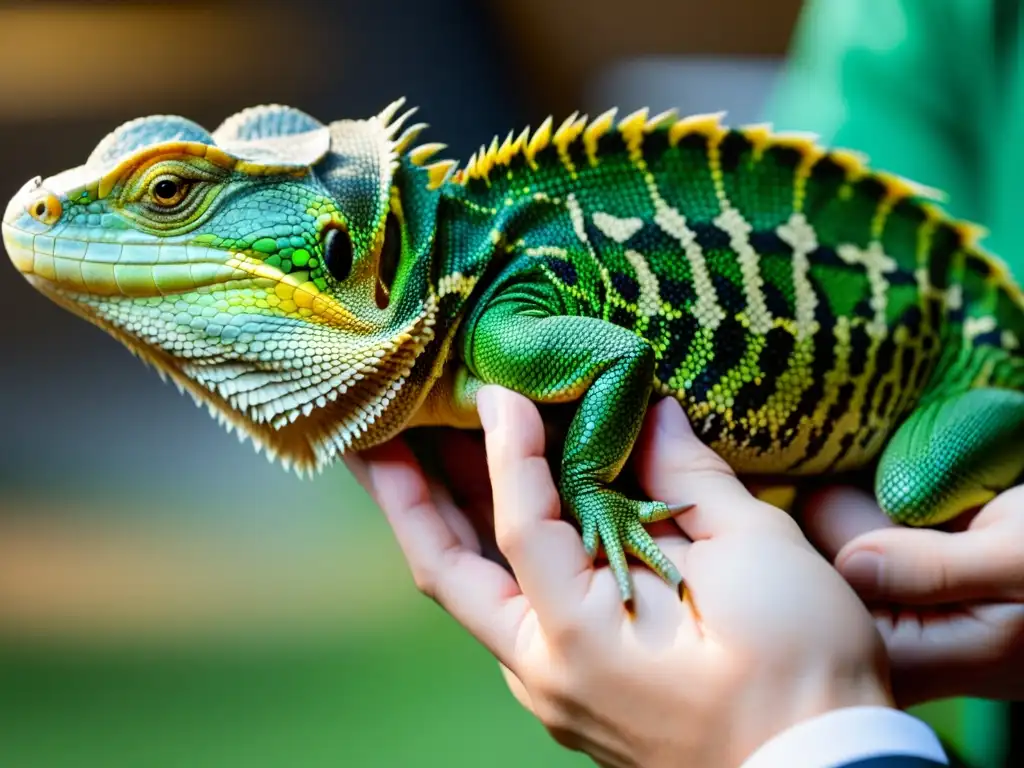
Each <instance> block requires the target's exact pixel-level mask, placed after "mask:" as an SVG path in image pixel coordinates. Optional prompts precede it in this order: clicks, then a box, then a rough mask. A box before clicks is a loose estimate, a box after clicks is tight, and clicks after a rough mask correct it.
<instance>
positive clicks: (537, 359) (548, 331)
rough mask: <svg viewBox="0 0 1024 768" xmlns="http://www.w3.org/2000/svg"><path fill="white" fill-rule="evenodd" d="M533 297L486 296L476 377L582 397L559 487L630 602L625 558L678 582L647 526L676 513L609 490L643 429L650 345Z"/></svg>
mask: <svg viewBox="0 0 1024 768" xmlns="http://www.w3.org/2000/svg"><path fill="white" fill-rule="evenodd" d="M537 298H538V297H537V293H536V292H534V291H530V292H528V293H523V294H519V293H516V292H510V293H509V294H508V295H499V296H498V297H497V298H496V299H495V300H492V301H491V302H488V305H487V307H486V310H485V311H482V312H481V313H480V314H479V316H478V319H477V320H476V321H475V323H474V324H473V327H472V330H471V331H469V332H468V333H467V335H466V336H465V340H464V350H463V352H464V356H465V360H466V364H467V366H468V368H469V370H470V371H471V372H472V374H473V376H474V377H476V378H477V379H479V380H480V381H483V382H486V383H493V384H499V385H501V386H504V387H507V388H508V389H512V390H515V391H517V392H519V393H521V394H523V395H525V396H526V397H529V398H530V399H532V400H534V401H536V402H542V403H560V402H571V401H576V400H578V401H579V407H578V409H577V411H576V414H575V416H574V417H573V419H572V422H571V423H570V426H569V432H568V435H567V439H566V444H565V450H564V452H563V456H562V472H561V480H560V486H561V487H560V491H561V495H562V497H563V499H564V500H565V502H566V504H567V505H568V507H569V509H570V510H571V511H572V513H573V514H574V515H575V517H576V519H577V520H578V521H579V523H580V525H581V527H582V533H583V542H584V545H585V547H586V550H587V552H588V553H589V554H590V555H591V556H594V555H596V553H597V547H598V543H600V544H602V545H603V546H604V551H605V554H606V555H607V557H608V562H609V565H610V566H611V568H612V571H613V573H614V575H615V578H616V581H617V582H618V586H619V590H620V592H621V593H622V599H623V601H624V602H625V603H626V605H627V607H629V608H631V606H632V596H633V589H632V580H631V579H630V575H629V568H628V566H627V563H626V554H627V553H629V554H632V555H634V556H635V557H637V558H639V559H640V560H642V561H643V562H645V563H646V564H647V565H648V566H649V567H650V568H651V569H652V570H653V571H654V572H656V573H657V574H658V575H659V576H661V577H662V578H663V579H665V580H666V581H667V582H669V583H670V584H672V585H673V586H675V587H677V588H680V589H681V587H682V576H681V575H680V573H679V571H678V569H677V568H676V567H675V565H674V564H673V563H672V562H671V561H670V560H669V559H668V558H667V557H666V556H665V554H664V553H663V552H662V551H661V548H660V547H659V546H658V545H657V544H656V543H655V541H654V539H653V538H652V537H651V535H650V534H649V533H648V532H647V530H646V529H645V528H644V525H643V524H644V523H651V522H655V521H657V520H662V519H665V518H667V517H670V516H671V515H673V514H675V513H676V512H677V511H678V510H676V509H673V508H670V507H669V506H667V505H666V504H664V503H662V502H658V501H640V500H636V499H630V498H627V497H625V496H623V495H622V494H621V493H618V492H616V491H613V490H611V489H610V488H609V487H608V486H609V484H610V483H611V482H612V481H613V480H614V479H615V478H616V477H617V476H618V474H619V472H621V470H622V468H623V467H624V466H625V464H626V461H627V460H628V458H629V454H630V451H631V450H632V448H633V444H634V442H635V441H636V439H637V436H638V435H639V433H640V429H641V426H642V425H643V419H644V414H645V412H646V409H647V403H648V398H649V397H650V394H651V387H652V381H653V373H654V363H655V359H654V351H653V350H652V349H651V347H650V346H649V345H648V344H647V342H646V341H644V340H643V339H641V338H640V337H639V336H637V335H636V334H634V333H632V332H630V331H628V330H627V329H625V328H620V327H618V326H615V325H612V324H610V323H607V322H604V321H602V320H599V319H597V318H591V317H579V316H571V315H552V314H551V313H550V309H548V308H547V307H546V306H545V303H544V302H538V300H537Z"/></svg>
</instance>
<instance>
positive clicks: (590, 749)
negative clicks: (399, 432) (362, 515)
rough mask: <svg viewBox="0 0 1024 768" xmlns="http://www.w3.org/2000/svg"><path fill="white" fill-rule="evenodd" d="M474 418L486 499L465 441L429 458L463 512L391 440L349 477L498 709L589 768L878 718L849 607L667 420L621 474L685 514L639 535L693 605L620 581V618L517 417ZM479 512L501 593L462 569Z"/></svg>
mask: <svg viewBox="0 0 1024 768" xmlns="http://www.w3.org/2000/svg"><path fill="white" fill-rule="evenodd" d="M479 407H480V414H481V419H482V421H483V423H484V427H485V430H484V431H485V443H486V452H487V459H488V463H489V466H490V486H491V488H490V490H491V493H490V494H488V493H487V490H488V489H487V488H486V483H487V480H486V479H487V473H486V469H485V468H484V467H482V466H481V465H480V463H479V462H476V463H474V462H475V459H474V457H479V449H478V446H475V445H474V444H473V443H472V441H471V438H469V437H468V436H465V435H461V436H457V435H452V436H451V441H450V442H449V443H448V444H447V446H446V451H445V457H446V459H447V460H448V461H449V462H450V463H452V464H453V465H454V466H453V468H454V470H457V472H458V473H459V474H458V475H457V476H458V477H460V478H465V483H464V484H462V485H461V487H460V488H459V489H458V490H459V491H460V495H461V496H462V497H463V498H462V502H463V504H464V505H465V506H463V507H460V506H457V505H456V504H455V503H454V501H453V500H452V497H451V496H450V494H449V493H448V492H447V491H446V490H445V489H444V488H443V487H442V486H441V485H439V484H438V483H436V482H432V481H429V480H428V479H427V477H426V476H425V475H424V473H423V472H422V471H421V470H420V468H419V466H418V464H417V463H416V460H415V458H414V457H413V455H412V454H411V453H410V451H409V450H408V448H407V447H406V446H405V444H404V443H403V442H402V441H400V440H396V441H393V442H392V443H390V444H388V445H386V446H383V447H381V448H378V449H374V450H373V451H369V452H366V453H365V454H363V456H362V462H361V464H362V466H356V467H354V468H355V469H356V471H357V474H358V475H359V476H360V477H361V479H362V480H363V481H364V482H365V483H367V484H368V485H369V487H370V488H371V489H372V490H371V492H372V493H373V494H374V495H375V497H376V499H377V500H378V502H379V503H380V504H381V506H382V507H383V509H384V512H385V514H386V516H387V518H388V520H389V522H390V524H391V526H392V528H393V529H394V532H395V535H396V537H397V539H398V542H399V544H400V546H401V548H402V550H403V552H404V553H405V556H406V558H407V560H408V562H409V566H410V568H411V570H412V574H413V577H414V579H415V581H416V584H417V585H418V587H419V588H420V589H421V590H422V591H423V592H424V593H425V594H427V595H429V596H431V597H432V598H434V599H435V600H436V601H437V602H439V603H440V604H441V605H442V606H443V607H444V608H445V609H446V610H447V611H448V612H449V613H451V615H452V616H453V617H454V618H455V619H457V620H458V621H459V622H460V623H462V624H463V625H464V626H465V627H466V628H467V629H468V630H469V631H470V632H471V633H472V634H473V635H474V636H475V637H476V638H477V639H478V640H479V641H480V642H481V643H483V644H484V645H485V646H486V647H487V648H488V649H489V650H490V651H491V652H492V653H493V654H494V656H495V657H496V658H497V659H498V660H499V662H500V663H501V664H502V666H503V668H504V670H505V677H506V680H507V682H508V684H509V686H510V688H511V689H512V692H513V693H514V694H515V696H516V698H517V699H518V700H519V701H520V703H521V704H522V705H523V706H524V707H526V708H527V709H528V710H529V711H530V712H532V713H533V714H534V715H535V716H536V717H537V718H538V719H539V720H540V721H541V722H542V723H543V724H544V725H545V726H546V727H547V728H548V730H549V731H550V732H551V733H552V734H553V735H554V737H555V738H556V739H557V740H558V741H559V742H560V743H562V744H564V745H565V746H568V747H570V748H573V749H577V750H580V751H583V752H585V753H587V754H588V755H590V756H591V757H592V758H593V759H594V760H595V761H596V762H597V763H598V764H600V765H603V766H644V767H645V768H657V767H658V766H678V765H721V766H738V765H740V764H741V763H742V762H743V761H744V760H745V759H746V758H747V757H748V756H749V755H750V754H751V753H752V752H753V751H754V750H755V749H757V748H758V747H759V746H760V745H762V744H763V743H764V742H766V741H768V740H769V739H770V738H771V737H772V736H774V735H776V734H777V733H779V732H781V731H783V730H785V729H787V728H788V727H790V726H792V725H795V724H796V723H799V722H802V721H804V720H807V719H809V718H812V717H814V716H816V715H819V714H822V713H825V712H827V711H830V710H834V709H837V708H842V707H850V706H862V705H868V706H872V705H873V706H892V704H893V701H892V698H891V696H890V693H889V690H888V672H887V660H886V655H885V649H884V646H883V644H882V641H881V637H880V636H879V633H878V631H877V630H876V629H875V626H874V623H873V621H872V618H871V616H870V614H869V613H868V611H867V609H866V608H865V607H864V605H863V603H862V602H861V601H860V600H859V599H858V598H857V596H856V594H855V593H854V591H853V590H852V589H851V588H850V586H849V585H848V584H847V583H846V582H845V581H844V580H843V579H842V577H841V576H840V575H839V574H838V572H837V571H836V570H835V569H834V568H833V567H832V566H831V565H830V564H829V563H828V562H827V561H826V560H825V559H823V558H822V557H821V556H820V555H819V554H818V553H817V552H816V551H815V549H814V548H813V547H812V546H811V544H810V543H809V542H808V541H807V540H806V539H805V538H804V536H803V534H802V533H801V531H800V529H799V527H798V526H797V525H796V523H795V522H794V521H793V519H792V518H791V517H789V516H788V515H787V514H785V513H783V512H782V511H781V510H779V509H776V508H774V507H771V506H769V505H767V504H764V503H762V502H759V501H757V500H756V499H754V498H753V497H752V496H751V495H750V493H749V492H748V491H747V489H746V488H745V487H744V486H743V484H742V483H740V481H739V480H737V479H736V477H735V476H734V475H733V473H732V471H731V470H730V469H729V467H728V466H727V465H726V464H725V462H724V461H722V460H721V459H720V458H719V457H718V456H717V455H716V454H715V453H714V452H713V451H711V450H710V449H709V448H707V447H706V446H704V445H703V444H702V443H701V442H700V441H699V440H698V439H697V438H696V436H695V435H694V434H693V432H692V430H691V429H690V425H689V423H688V421H687V420H686V418H685V416H684V415H683V412H682V409H681V408H680V407H679V405H678V403H676V402H675V401H674V400H671V399H666V400H664V401H662V403H660V404H659V405H658V406H657V407H655V408H654V409H652V412H651V413H650V414H648V419H647V424H646V427H645V430H644V435H643V436H642V437H641V440H640V443H639V445H638V449H637V452H636V454H637V459H638V470H639V477H640V480H641V483H642V485H643V487H644V489H645V490H646V492H647V493H648V494H650V495H651V496H652V497H653V498H659V499H663V500H665V501H666V502H668V503H670V504H691V505H694V506H693V508H692V509H691V510H690V511H688V512H685V513H683V514H681V515H679V516H678V518H677V519H676V521H675V524H673V522H671V521H666V522H665V523H664V524H663V525H662V526H660V529H659V530H656V534H657V538H658V541H659V543H660V545H661V546H662V547H663V548H664V551H665V552H666V554H667V555H668V556H669V557H670V558H672V559H673V561H674V562H675V563H676V564H677V565H678V567H679V568H680V569H681V571H682V573H683V575H684V578H685V579H686V583H687V585H688V587H689V590H690V596H691V599H692V605H691V603H690V602H683V601H681V600H680V599H679V595H678V593H677V592H676V591H675V590H674V589H673V588H672V587H670V586H669V585H667V584H666V583H665V582H663V581H662V580H661V579H659V578H658V577H657V576H655V575H654V574H653V573H651V572H650V571H648V570H647V569H645V568H643V567H635V568H634V569H633V575H634V579H635V587H636V610H635V616H632V617H631V616H630V615H628V614H627V612H626V610H625V609H624V607H623V604H622V601H621V598H620V597H619V593H618V590H617V587H616V585H615V581H614V578H613V576H612V574H611V571H610V569H609V568H608V567H607V566H606V565H604V564H600V563H599V564H593V563H591V562H590V560H589V559H588V557H587V556H586V553H585V551H584V549H583V544H582V541H581V539H580V535H579V533H578V531H577V530H576V528H575V527H574V526H573V525H572V524H570V523H569V522H567V521H565V520H563V519H561V518H560V513H561V502H560V499H559V496H558V492H557V490H556V485H555V482H554V481H553V479H552V476H551V472H550V469H549V464H548V462H547V460H546V459H545V456H544V425H543V424H542V422H541V417H540V414H539V412H538V410H537V408H536V406H535V405H534V404H533V403H531V402H530V401H528V400H527V399H525V398H523V397H522V396H520V395H517V394H514V393H511V392H508V391H506V390H501V389H498V388H496V387H487V388H485V389H484V390H482V391H481V392H480V395H479ZM474 480H475V482H474ZM481 481H482V482H481ZM490 497H493V499H494V501H495V503H494V506H493V520H494V532H495V539H496V542H497V545H498V547H499V549H500V551H501V553H502V554H503V555H504V557H505V558H506V559H507V561H508V564H509V565H510V566H511V569H512V571H513V572H514V574H515V578H513V576H512V575H511V574H510V573H509V572H508V571H507V570H506V569H505V568H503V567H502V566H501V565H499V564H497V563H496V562H494V561H492V560H490V559H488V558H486V557H484V556H483V555H482V554H481V538H480V537H479V536H478V534H477V532H476V530H477V526H478V524H479V519H480V516H481V515H483V516H489V513H490V509H489V507H490V505H489V503H488V501H489V498H490ZM467 508H468V510H469V511H468V512H467V511H464V509H467ZM475 524H476V525H475ZM681 531H682V533H681ZM683 533H685V536H684V535H683ZM687 537H688V538H687ZM691 540H692V541H691Z"/></svg>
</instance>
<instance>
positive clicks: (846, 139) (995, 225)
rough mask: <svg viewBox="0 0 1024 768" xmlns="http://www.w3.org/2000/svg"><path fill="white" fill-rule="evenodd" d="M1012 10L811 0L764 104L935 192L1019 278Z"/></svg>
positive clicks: (776, 115)
mask: <svg viewBox="0 0 1024 768" xmlns="http://www.w3.org/2000/svg"><path fill="white" fill-rule="evenodd" d="M1015 6H1016V3H1007V2H984V1H983V0H942V2H934V1H933V0H824V1H822V0H811V1H810V2H808V4H807V5H806V9H805V11H804V13H803V15H802V18H801V20H800V22H799V24H798V27H797V31H796V34H795V37H794V41H793V49H792V51H791V55H790V59H789V61H788V63H787V67H786V71H785V73H784V76H783V78H782V82H781V85H780V87H779V89H778V91H777V92H776V94H775V95H774V99H773V101H772V103H771V106H770V108H769V118H770V119H771V120H772V121H773V122H774V123H775V125H776V127H778V128H780V129H784V130H785V129H799V130H806V131H816V132H818V133H819V134H820V135H821V137H822V140H823V141H825V142H826V143H828V144H832V145H841V146H845V147H850V148H853V149H858V150H861V151H862V152H865V153H867V154H868V155H869V157H870V158H871V161H872V165H874V166H876V167H878V168H884V169H886V170H890V171H893V172H896V173H900V174H902V175H904V176H907V177H909V178H911V179H914V180H915V181H919V182H921V183H924V184H928V185H930V186H934V187H938V188H940V189H942V190H943V191H945V192H946V193H947V194H948V195H949V198H950V200H949V205H948V208H949V210H950V211H951V212H953V213H954V214H955V215H957V216H960V217H963V218H968V219H971V220H973V221H976V222H978V223H979V224H983V225H984V226H986V227H988V228H989V229H990V230H991V233H992V234H991V237H990V238H989V239H988V240H987V241H986V242H987V244H988V246H989V247H990V248H991V249H992V250H993V251H995V252H996V253H998V254H999V255H1001V256H1002V257H1003V258H1004V259H1005V260H1006V261H1007V262H1009V263H1010V264H1011V266H1012V267H1013V268H1014V270H1015V272H1017V273H1018V274H1020V273H1021V272H1022V271H1024V255H1021V254H1020V251H1021V245H1022V244H1024V218H1022V217H1021V215H1020V213H1019V210H1020V207H1021V203H1022V201H1024V193H1022V192H1021V190H1020V188H1019V185H1018V182H1017V180H1018V179H1019V178H1020V176H1021V175H1022V174H1021V172H1022V171H1024V143H1022V142H1021V141H1020V137H1022V136H1024V112H1022V109H1024V84H1022V82H1021V81H1020V79H1019V77H1018V76H1017V73H1018V70H1019V62H1020V50H1019V47H1018V45H1017V43H1018V39H1019V36H1020V34H1019V32H1020V26H1019V21H1017V20H1016V19H1015V18H1014V14H1012V13H1011V12H1010V9H1012V8H1013V7H1015Z"/></svg>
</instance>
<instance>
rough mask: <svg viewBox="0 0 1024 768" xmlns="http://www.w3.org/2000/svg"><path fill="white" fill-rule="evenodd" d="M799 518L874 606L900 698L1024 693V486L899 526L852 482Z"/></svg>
mask: <svg viewBox="0 0 1024 768" xmlns="http://www.w3.org/2000/svg"><path fill="white" fill-rule="evenodd" d="M802 518H803V526H804V530H805V531H806V533H807V535H808V536H809V538H810V539H811V540H812V541H813V542H814V543H815V544H817V545H818V547H819V548H820V549H821V551H822V552H823V553H825V555H826V556H828V557H830V558H832V559H833V561H834V562H835V564H836V567H837V568H838V569H839V571H840V572H841V573H842V574H843V575H844V576H845V577H846V579H847V580H848V581H849V582H850V584H851V585H852V586H853V587H854V588H855V589H856V590H857V592H858V593H859V594H860V595H861V597H862V598H863V599H864V600H865V601H866V602H867V603H868V604H869V606H871V607H872V608H873V613H874V616H875V621H876V625H877V626H878V629H879V631H880V632H881V634H882V637H883V639H884V641H885V644H886V647H887V649H888V651H889V658H890V664H891V668H892V683H893V691H894V693H895V696H896V701H897V703H898V704H899V705H900V706H901V707H907V706H911V705H913V704H917V703H921V702H924V701H929V700H933V699H940V698H946V697H950V696H976V697H981V698H991V699H1021V698H1024V486H1018V487H1017V488H1014V489H1012V490H1009V491H1006V492H1005V493H1003V494H1002V495H1000V496H998V497H997V498H995V499H994V500H992V501H991V502H990V503H989V504H987V505H986V506H985V507H983V508H982V509H981V511H980V512H978V513H977V514H976V515H974V516H973V517H971V516H964V517H963V518H962V519H960V520H958V521H956V526H955V528H954V529H952V530H934V529H927V528H920V529H915V528H905V527H900V526H897V525H895V524H894V523H892V522H891V521H890V520H889V519H888V518H887V517H886V516H885V515H884V514H883V513H882V511H881V510H880V509H879V508H878V505H877V504H876V503H875V500H874V497H873V496H871V495H870V494H868V493H866V492H864V491H862V490H858V489H855V488H848V487H835V488H830V489H827V490H825V491H822V492H819V493H817V494H815V495H814V496H812V497H810V498H809V499H808V501H807V504H806V505H805V507H804V509H803V511H802Z"/></svg>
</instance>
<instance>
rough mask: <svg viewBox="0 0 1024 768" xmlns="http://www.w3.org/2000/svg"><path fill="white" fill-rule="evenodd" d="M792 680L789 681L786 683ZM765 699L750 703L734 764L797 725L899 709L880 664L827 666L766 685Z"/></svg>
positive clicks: (738, 741)
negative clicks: (852, 712)
mask: <svg viewBox="0 0 1024 768" xmlns="http://www.w3.org/2000/svg"><path fill="white" fill-rule="evenodd" d="M787 677H788V679H787ZM762 690H763V691H764V692H765V696H764V698H762V699H761V700H760V701H757V702H753V701H752V702H750V704H751V705H753V706H751V707H750V708H748V709H747V714H748V717H746V718H744V719H743V721H744V722H745V723H746V724H747V726H748V727H747V728H745V729H744V730H745V733H743V734H742V735H741V734H740V733H736V734H735V735H736V736H737V737H739V738H736V739H735V740H734V744H735V745H736V747H737V748H738V751H737V753H736V754H734V755H733V758H734V759H733V761H732V763H733V764H742V762H743V760H745V759H746V758H748V757H749V756H750V755H752V754H753V753H754V752H756V751H757V750H758V749H760V748H761V746H762V745H764V744H765V743H767V742H769V741H771V740H772V739H774V738H775V737H777V736H778V735H779V734H782V733H784V732H786V731H788V730H790V729H792V728H794V727H796V726H799V725H801V724H802V723H806V722H808V721H810V720H814V719H815V718H819V717H822V716H823V715H827V714H829V713H831V712H836V711H839V710H846V709H865V708H875V709H878V708H884V709H895V708H896V704H895V700H894V698H893V695H892V691H891V688H890V685H889V680H888V677H886V676H885V675H884V674H882V672H881V670H879V669H877V667H876V665H870V666H862V665H855V666H854V667H852V668H845V669H843V668H837V667H836V666H835V665H834V664H826V665H824V667H823V668H820V669H813V668H812V669H807V670H803V671H802V672H801V673H799V674H795V675H788V676H785V677H782V676H780V677H777V678H776V679H775V680H774V681H766V684H765V685H764V686H763V689H762Z"/></svg>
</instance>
